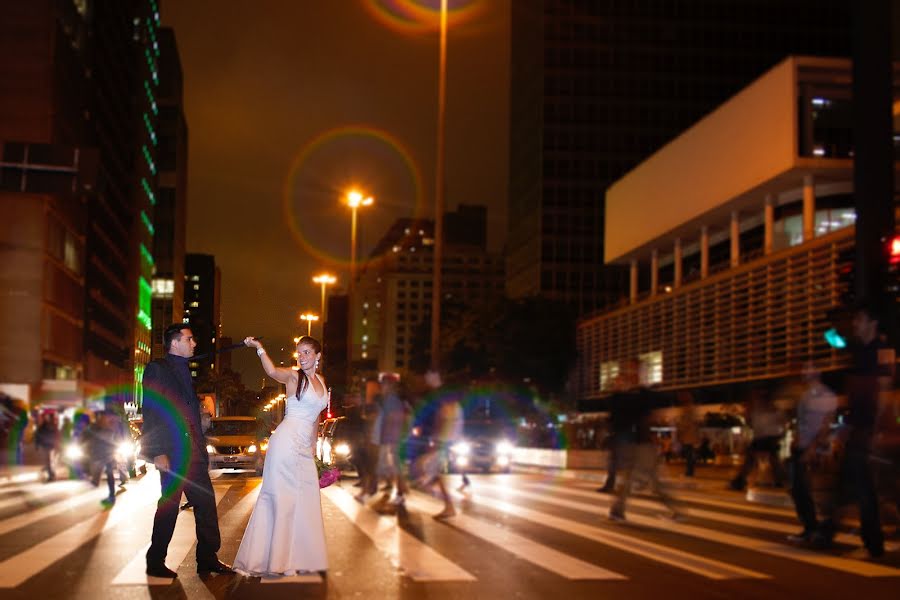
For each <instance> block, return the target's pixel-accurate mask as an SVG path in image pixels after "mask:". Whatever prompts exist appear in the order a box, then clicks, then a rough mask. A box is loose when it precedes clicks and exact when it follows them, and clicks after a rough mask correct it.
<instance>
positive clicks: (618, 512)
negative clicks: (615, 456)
mask: <svg viewBox="0 0 900 600" xmlns="http://www.w3.org/2000/svg"><path fill="white" fill-rule="evenodd" d="M653 405H654V394H653V392H651V391H650V390H648V389H640V390H637V391H635V392H633V393H632V395H631V414H633V415H634V417H635V419H634V423H635V437H634V441H633V442H631V443H627V444H624V445H623V446H621V447H620V449H619V460H620V462H619V468H622V469H623V471H624V477H623V479H624V481H623V482H622V483H621V485H619V488H618V494H617V496H616V500H615V502H614V503H613V505H612V507H611V508H610V509H609V518H610V519H611V520H613V521H624V520H625V507H626V504H627V502H628V496H629V495H630V494H631V486H632V484H633V483H634V481H635V480H636V479H638V480H640V481H643V482H646V484H647V485H648V486H649V488H650V491H651V492H652V493H654V494H656V495H657V496H658V497H659V499H660V501H661V502H662V503H663V504H665V505H666V507H667V508H668V509H669V511H670V512H669V515H668V516H670V517H671V518H673V519H679V520H680V519H681V518H682V515H681V512H680V511H679V510H678V507H677V504H676V502H675V498H674V497H673V496H672V495H671V493H670V492H669V490H668V488H667V486H666V485H664V484H663V483H662V481H661V480H660V478H659V452H658V451H657V448H656V443H655V442H654V440H653V432H652V431H651V429H650V424H651V413H652V409H653Z"/></svg>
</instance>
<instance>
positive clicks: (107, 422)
mask: <svg viewBox="0 0 900 600" xmlns="http://www.w3.org/2000/svg"><path fill="white" fill-rule="evenodd" d="M82 439H83V440H84V444H85V446H86V447H87V451H88V456H89V457H90V465H91V483H93V484H94V487H97V486H99V485H100V477H101V476H102V475H103V473H106V485H107V486H108V487H109V495H108V496H107V497H106V498H104V499H103V500H102V501H101V502H102V504H103V505H104V506H107V507H109V506H112V505H113V504H115V503H116V479H115V471H116V445H117V444H116V432H115V429H114V425H113V422H112V419H111V417H110V415H109V413H107V412H106V411H102V412H100V413H98V414H97V417H96V419H94V422H93V423H91V425H89V426H88V428H87V429H86V430H85V431H84V433H83V434H82ZM122 483H123V484H124V481H123V482H122Z"/></svg>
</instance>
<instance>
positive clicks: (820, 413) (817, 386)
mask: <svg viewBox="0 0 900 600" xmlns="http://www.w3.org/2000/svg"><path fill="white" fill-rule="evenodd" d="M803 379H804V382H805V386H804V389H803V390H802V392H801V394H800V397H799V398H798V399H797V407H796V423H795V425H794V428H795V432H794V436H793V439H792V442H791V463H790V466H791V469H790V475H791V498H792V499H793V500H794V509H795V510H796V511H797V518H798V519H799V520H800V524H801V525H803V530H802V531H801V532H800V533H797V534H794V535H790V536H788V539H789V540H790V541H794V542H807V541H809V540H810V539H811V538H812V536H813V534H814V533H815V532H816V530H817V529H818V526H819V523H818V521H817V519H816V505H815V502H814V501H813V496H812V490H811V487H812V486H811V483H810V473H811V471H812V469H813V468H815V466H816V464H817V463H818V457H819V454H820V453H821V452H823V451H825V447H826V444H827V442H828V438H829V436H830V434H831V422H832V420H833V418H834V413H835V410H837V396H835V395H834V392H832V391H831V390H830V389H828V386H826V385H825V384H824V383H822V380H821V379H820V377H819V372H818V370H816V367H815V365H814V364H813V363H812V362H808V363H806V364H805V365H804V366H803ZM828 451H830V448H828Z"/></svg>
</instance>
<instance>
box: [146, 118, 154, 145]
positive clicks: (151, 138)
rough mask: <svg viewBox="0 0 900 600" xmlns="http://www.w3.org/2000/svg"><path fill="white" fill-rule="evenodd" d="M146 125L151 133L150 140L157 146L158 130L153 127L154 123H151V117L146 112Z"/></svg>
mask: <svg viewBox="0 0 900 600" xmlns="http://www.w3.org/2000/svg"><path fill="white" fill-rule="evenodd" d="M144 127H146V128H147V133H148V134H149V135H150V140H151V141H152V142H153V145H154V146H156V131H154V129H153V124H152V123H150V117H149V115H147V113H144Z"/></svg>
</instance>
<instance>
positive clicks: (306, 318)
mask: <svg viewBox="0 0 900 600" xmlns="http://www.w3.org/2000/svg"><path fill="white" fill-rule="evenodd" d="M300 319H301V320H302V321H306V335H310V334H311V333H312V323H313V321H318V320H319V315H314V314H312V313H303V314H302V315H300Z"/></svg>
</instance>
